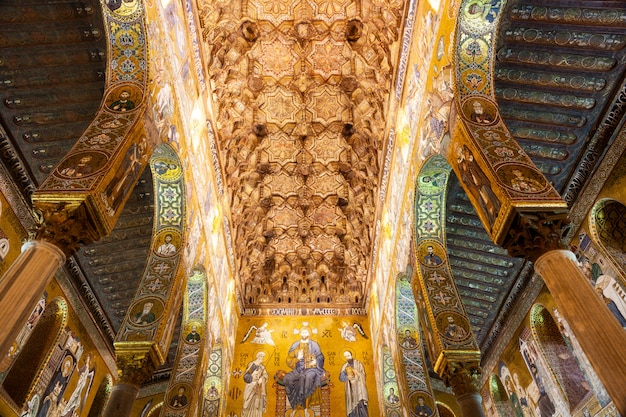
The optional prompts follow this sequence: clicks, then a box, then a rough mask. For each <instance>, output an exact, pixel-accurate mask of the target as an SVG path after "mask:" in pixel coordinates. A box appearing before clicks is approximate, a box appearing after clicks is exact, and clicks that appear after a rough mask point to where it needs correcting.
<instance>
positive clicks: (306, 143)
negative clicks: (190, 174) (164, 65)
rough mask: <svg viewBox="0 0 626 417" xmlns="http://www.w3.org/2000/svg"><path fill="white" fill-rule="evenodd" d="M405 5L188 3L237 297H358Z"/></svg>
mask: <svg viewBox="0 0 626 417" xmlns="http://www.w3.org/2000/svg"><path fill="white" fill-rule="evenodd" d="M403 9H404V5H403V2H402V1H401V0H391V1H372V2H367V1H365V2H352V1H339V0H335V1H332V0H331V1H328V0H318V1H314V0H305V1H298V2H293V3H288V2H282V1H270V0H254V1H249V2H237V1H234V2H231V1H229V2H226V1H218V2H214V1H208V0H207V1H204V2H203V3H202V4H200V5H199V13H198V14H199V16H200V20H201V26H202V27H203V29H204V30H203V34H204V39H203V40H204V42H205V46H206V48H205V51H206V58H207V62H208V74H209V76H210V78H211V80H212V83H211V85H212V86H213V98H214V102H215V109H216V112H215V122H216V125H217V126H218V137H219V140H218V142H219V144H218V147H219V149H220V159H221V162H222V166H223V168H224V171H225V174H226V182H227V185H228V191H227V192H228V194H229V196H230V197H231V198H230V201H231V207H230V211H231V216H232V218H233V224H234V225H235V230H234V242H235V243H234V244H235V251H236V258H237V261H236V263H237V265H236V268H237V270H238V275H239V279H240V285H241V291H242V298H243V300H244V302H245V304H246V305H247V306H262V305H281V304H285V303H286V304H289V303H292V302H293V303H296V302H298V303H300V305H301V303H305V304H306V303H310V305H311V306H314V305H319V304H325V303H333V304H334V305H335V306H338V305H339V306H344V307H363V303H364V300H365V297H364V291H365V289H366V287H367V282H366V279H367V277H366V273H367V270H368V269H369V266H370V265H369V263H370V257H371V248H372V236H373V230H372V228H373V225H374V214H375V211H376V209H375V206H374V202H375V201H376V199H375V195H376V192H377V185H378V179H379V172H380V166H381V153H382V143H383V132H384V129H385V119H384V112H383V111H382V109H383V108H384V106H385V103H386V100H387V96H388V94H389V91H390V87H391V79H392V76H393V68H394V65H395V64H394V62H392V59H391V55H392V54H391V53H390V51H391V49H392V44H393V43H394V42H397V40H398V34H399V29H400V27H399V25H400V21H401V17H402V16H401V14H402V11H403ZM381 25H382V26H381Z"/></svg>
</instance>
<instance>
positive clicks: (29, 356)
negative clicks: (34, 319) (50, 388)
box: [2, 297, 68, 408]
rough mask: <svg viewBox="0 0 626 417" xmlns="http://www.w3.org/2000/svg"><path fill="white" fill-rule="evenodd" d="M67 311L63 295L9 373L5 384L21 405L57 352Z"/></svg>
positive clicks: (45, 313) (49, 308)
mask: <svg viewBox="0 0 626 417" xmlns="http://www.w3.org/2000/svg"><path fill="white" fill-rule="evenodd" d="M67 314H68V310H67V303H66V302H65V300H64V299H63V298H60V297H57V298H55V299H53V300H52V301H50V303H48V305H47V307H46V309H45V310H44V311H43V315H42V316H41V318H40V319H39V322H38V323H37V325H36V326H35V328H34V329H33V332H32V333H31V340H37V343H27V344H26V345H25V346H24V347H23V349H22V351H21V352H20V353H19V354H18V356H17V357H16V358H15V361H14V362H13V365H12V366H11V369H10V370H9V372H8V373H7V375H6V377H5V379H4V382H3V385H2V387H3V388H4V390H5V391H6V393H7V394H8V396H9V398H11V399H12V400H13V402H14V403H15V404H16V405H17V406H18V407H19V408H23V407H24V404H25V403H26V400H27V399H28V398H29V397H30V395H31V394H32V392H33V390H34V389H35V387H36V386H37V385H38V384H39V380H40V379H41V378H42V376H43V373H44V370H46V364H47V363H48V361H49V360H50V358H51V356H52V355H53V353H54V352H55V350H54V347H55V346H56V345H57V344H58V343H59V341H60V339H61V336H62V335H63V329H65V326H66V325H67ZM33 364H36V365H37V366H33Z"/></svg>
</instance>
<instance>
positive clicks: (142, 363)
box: [102, 342, 157, 417]
mask: <svg viewBox="0 0 626 417" xmlns="http://www.w3.org/2000/svg"><path fill="white" fill-rule="evenodd" d="M152 353H153V344H152V343H146V342H138V343H137V349H136V350H132V349H131V348H129V347H127V346H126V347H124V348H123V349H122V351H121V352H120V351H118V352H117V353H116V355H117V357H116V360H115V362H116V365H117V376H118V381H117V382H116V384H115V385H114V386H113V388H112V389H111V397H110V398H109V401H108V402H107V405H106V407H105V409H104V412H103V413H102V416H103V417H130V413H131V411H132V409H133V404H134V402H135V399H136V398H137V394H138V393H139V387H140V386H141V384H143V383H144V382H146V381H148V380H149V379H150V377H151V376H152V374H153V373H154V370H155V369H156V367H157V365H156V363H157V362H156V361H155V359H154V357H153V355H152Z"/></svg>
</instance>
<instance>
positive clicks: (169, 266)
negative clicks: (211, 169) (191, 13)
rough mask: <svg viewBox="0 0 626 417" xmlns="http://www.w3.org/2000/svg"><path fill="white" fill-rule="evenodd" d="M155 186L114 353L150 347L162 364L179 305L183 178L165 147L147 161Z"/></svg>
mask: <svg viewBox="0 0 626 417" xmlns="http://www.w3.org/2000/svg"><path fill="white" fill-rule="evenodd" d="M150 170H151V171H152V180H153V184H154V196H155V197H154V198H155V200H154V205H155V208H154V212H155V216H154V223H153V230H152V243H151V248H150V255H149V256H148V261H147V265H146V268H145V271H144V274H143V276H142V278H141V281H140V283H139V286H138V288H137V291H136V293H135V297H134V299H133V301H132V303H131V306H130V308H129V309H128V311H127V313H126V317H125V318H124V321H123V322H122V325H121V326H120V330H119V331H118V334H117V336H116V342H115V347H116V353H117V354H118V356H119V354H120V353H121V352H122V351H123V350H124V349H126V348H128V349H131V350H132V349H133V343H134V342H136V341H147V342H154V343H153V344H152V345H151V347H150V349H151V351H152V352H153V354H154V357H156V358H159V359H158V360H159V361H160V362H161V363H162V362H163V361H164V358H165V357H166V356H167V352H168V350H169V346H170V341H171V338H172V334H173V332H174V328H175V325H176V318H177V315H178V312H179V309H180V303H181V302H182V295H183V291H179V290H178V289H179V288H181V287H182V285H183V284H182V283H183V280H184V276H183V266H182V253H183V247H184V227H185V198H184V196H185V192H184V175H183V168H182V164H181V162H180V159H179V157H178V155H177V154H176V152H175V151H174V149H173V148H172V147H171V146H170V145H168V144H161V145H159V146H158V147H157V148H156V149H155V150H154V153H153V154H152V157H151V158H150ZM155 365H159V364H155Z"/></svg>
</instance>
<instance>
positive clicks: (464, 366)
mask: <svg viewBox="0 0 626 417" xmlns="http://www.w3.org/2000/svg"><path fill="white" fill-rule="evenodd" d="M480 374H481V369H480V366H479V364H478V363H477V362H475V363H474V362H449V363H448V365H447V367H446V370H445V371H444V372H443V375H442V376H443V380H444V382H445V383H446V385H449V386H450V387H451V388H452V391H453V392H454V395H455V397H456V402H457V403H458V404H459V407H460V408H461V415H462V417H485V413H484V411H483V406H482V403H483V401H482V397H481V396H480Z"/></svg>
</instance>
